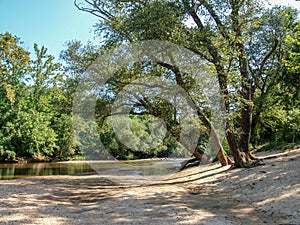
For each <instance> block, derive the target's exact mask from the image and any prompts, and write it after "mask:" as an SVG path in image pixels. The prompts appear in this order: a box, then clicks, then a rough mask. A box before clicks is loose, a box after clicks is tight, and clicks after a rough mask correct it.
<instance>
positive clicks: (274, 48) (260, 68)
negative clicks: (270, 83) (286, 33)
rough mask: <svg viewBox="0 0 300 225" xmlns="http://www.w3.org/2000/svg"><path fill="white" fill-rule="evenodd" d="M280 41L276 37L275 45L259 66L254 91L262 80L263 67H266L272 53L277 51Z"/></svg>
mask: <svg viewBox="0 0 300 225" xmlns="http://www.w3.org/2000/svg"><path fill="white" fill-rule="evenodd" d="M278 43H279V41H278V39H277V38H276V39H275V41H274V45H273V47H272V49H271V50H270V51H269V53H268V54H267V55H266V56H265V57H264V59H263V60H262V62H261V64H260V67H259V70H258V73H257V77H256V79H255V81H254V85H253V92H254V91H255V89H256V88H257V85H258V83H259V81H260V80H261V76H262V73H263V69H264V66H265V64H266V62H267V61H268V59H269V58H270V57H271V55H272V54H273V53H274V52H275V50H276V48H277V46H278Z"/></svg>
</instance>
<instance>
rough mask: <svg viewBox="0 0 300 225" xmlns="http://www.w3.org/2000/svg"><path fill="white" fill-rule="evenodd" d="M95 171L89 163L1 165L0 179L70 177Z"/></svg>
mask: <svg viewBox="0 0 300 225" xmlns="http://www.w3.org/2000/svg"><path fill="white" fill-rule="evenodd" d="M92 171H94V170H93V169H92V168H91V167H90V166H89V164H87V163H20V164H0V179H1V180H3V179H17V178H24V177H32V176H50V175H70V174H80V173H87V172H92Z"/></svg>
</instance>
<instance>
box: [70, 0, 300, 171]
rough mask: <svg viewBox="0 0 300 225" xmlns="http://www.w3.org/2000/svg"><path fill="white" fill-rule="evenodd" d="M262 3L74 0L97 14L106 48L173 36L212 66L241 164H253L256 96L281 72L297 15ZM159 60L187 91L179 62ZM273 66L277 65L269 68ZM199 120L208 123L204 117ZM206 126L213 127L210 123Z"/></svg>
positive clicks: (230, 141) (229, 135) (231, 142)
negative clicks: (282, 52)
mask: <svg viewBox="0 0 300 225" xmlns="http://www.w3.org/2000/svg"><path fill="white" fill-rule="evenodd" d="M263 3H264V2H263V1H259V0H226V1H220V0H213V1H208V0H199V1H190V0H170V1H158V0H155V1H146V0H138V1H131V0H128V1H123V0H114V1H101V0H92V1H88V0H82V1H75V5H76V6H77V8H78V9H80V10H83V11H86V12H89V13H91V14H93V15H95V16H97V17H98V18H99V23H98V24H97V28H96V31H97V32H98V33H99V36H101V38H103V39H104V42H105V45H106V46H107V47H108V48H109V47H114V46H117V45H119V44H120V43H124V42H134V41H143V40H153V39H154V40H163V41H170V42H172V43H175V44H178V45H181V46H184V47H186V48H187V49H189V50H191V51H193V52H194V53H195V54H197V55H199V56H200V57H202V58H203V59H204V60H206V61H207V63H208V64H209V65H212V66H213V67H214V70H215V72H216V73H217V77H218V82H219V86H220V88H221V92H222V94H223V97H224V100H225V109H226V131H225V132H226V139H227V142H228V145H229V147H230V150H231V153H232V155H233V158H234V161H235V166H238V167H246V166H249V165H250V164H251V162H253V160H256V158H255V157H254V156H253V155H252V154H251V152H250V139H251V136H252V128H253V109H254V107H255V105H254V102H255V101H254V100H255V98H256V97H258V96H260V95H261V94H262V92H261V89H262V88H264V85H265V83H266V81H267V80H272V77H274V78H276V76H277V73H276V72H279V73H280V72H281V70H280V69H281V68H280V66H278V64H281V63H282V62H281V60H282V59H281V58H277V60H275V58H274V57H275V55H276V54H275V53H276V51H279V50H281V49H282V48H281V47H282V46H283V45H284V40H285V37H286V34H287V29H286V27H287V26H288V25H289V24H290V23H293V21H294V20H295V18H296V12H295V10H292V9H290V8H283V9H281V8H277V9H274V10H273V13H274V15H272V14H270V10H268V9H264V8H263ZM266 15H269V16H271V17H272V18H273V19H274V20H269V19H268V17H267V16H266ZM274 21H276V22H274ZM276 56H278V55H276ZM160 66H161V67H164V68H165V69H167V70H170V71H172V73H173V74H175V75H176V82H177V84H178V85H180V86H181V87H182V88H185V90H186V91H188V90H187V89H186V86H187V80H186V79H184V78H183V77H184V76H183V74H181V72H180V71H178V68H176V67H174V66H171V65H167V64H160ZM275 66H278V68H279V71H274V72H272V73H270V72H269V70H270V69H272V67H275ZM274 85H275V84H274ZM199 114H201V112H200V113H199ZM201 121H202V123H204V124H205V118H204V119H203V118H202V120H201ZM206 126H207V128H210V124H209V123H207V124H206ZM216 150H218V151H219V150H220V149H216ZM221 158H222V157H221ZM225 158H226V157H225V156H223V159H225ZM227 163H228V161H226V160H225V161H224V162H222V164H223V165H225V164H227Z"/></svg>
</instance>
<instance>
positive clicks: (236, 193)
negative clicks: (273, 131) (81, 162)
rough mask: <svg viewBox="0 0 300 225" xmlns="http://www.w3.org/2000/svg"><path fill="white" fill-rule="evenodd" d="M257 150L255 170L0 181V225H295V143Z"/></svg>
mask: <svg viewBox="0 0 300 225" xmlns="http://www.w3.org/2000/svg"><path fill="white" fill-rule="evenodd" d="M263 154H264V155H266V154H267V155H268V157H267V159H265V160H264V161H263V163H264V165H261V166H257V167H254V168H250V169H235V170H229V167H220V166H219V164H210V165H205V166H201V167H195V168H190V169H187V170H185V171H181V172H179V173H176V174H173V175H170V176H167V177H164V178H163V180H161V181H159V180H155V181H153V178H151V177H140V178H139V179H137V178H136V177H117V176H115V177H111V176H110V177H109V176H103V175H102V176H101V175H97V174H89V175H83V176H49V177H34V178H27V179H18V180H4V181H0V215H1V216H0V224H205V225H206V224H211V225H218V224H220V225H221V224H243V225H244V224H246V225H248V224H249V225H250V224H251V225H252V224H297V225H299V224H300V176H299V172H300V149H296V150H292V151H290V152H287V153H279V152H276V153H275V152H266V153H263ZM271 154H272V156H270V155H271ZM259 156H260V157H263V155H262V154H260V155H259Z"/></svg>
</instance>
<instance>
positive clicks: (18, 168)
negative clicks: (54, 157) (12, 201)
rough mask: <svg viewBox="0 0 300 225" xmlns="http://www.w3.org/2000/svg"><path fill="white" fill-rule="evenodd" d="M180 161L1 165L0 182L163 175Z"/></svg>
mask: <svg viewBox="0 0 300 225" xmlns="http://www.w3.org/2000/svg"><path fill="white" fill-rule="evenodd" d="M181 161H182V160H179V159H177V160H175V159H174V160H173V159H172V160H154V161H149V160H147V161H138V162H120V161H98V162H89V163H87V162H55V163H24V164H1V163H0V180H4V179H17V178H26V177H32V176H49V175H74V174H78V175H79V174H83V173H89V172H95V171H97V172H98V173H99V174H107V175H109V174H114V175H143V176H151V175H165V174H169V173H173V172H176V171H177V169H178V167H179V165H180V162H181Z"/></svg>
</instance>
